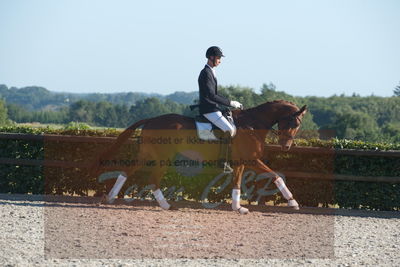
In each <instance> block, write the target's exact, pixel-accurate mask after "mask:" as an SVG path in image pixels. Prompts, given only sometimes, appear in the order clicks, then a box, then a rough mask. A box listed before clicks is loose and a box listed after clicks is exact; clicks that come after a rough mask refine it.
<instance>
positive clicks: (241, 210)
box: [237, 207, 249, 215]
mask: <svg viewBox="0 0 400 267" xmlns="http://www.w3.org/2000/svg"><path fill="white" fill-rule="evenodd" d="M237 211H238V212H239V213H240V214H243V215H244V214H248V213H249V209H246V208H243V207H240V208H239V209H237Z"/></svg>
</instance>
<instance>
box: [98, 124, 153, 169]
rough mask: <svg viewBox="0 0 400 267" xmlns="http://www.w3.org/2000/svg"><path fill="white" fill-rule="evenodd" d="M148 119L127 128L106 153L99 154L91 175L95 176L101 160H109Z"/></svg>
mask: <svg viewBox="0 0 400 267" xmlns="http://www.w3.org/2000/svg"><path fill="white" fill-rule="evenodd" d="M149 120H150V119H144V120H140V121H138V122H136V123H134V124H132V125H131V126H129V127H128V128H126V129H125V130H124V131H123V132H122V133H120V135H119V136H118V137H117V140H116V141H115V142H114V143H113V144H112V145H111V147H109V148H108V149H107V150H106V151H104V152H103V153H101V155H100V156H99V157H97V158H96V160H95V162H94V166H93V165H92V166H91V171H92V172H93V175H95V176H96V175H97V174H98V172H99V169H100V164H101V161H102V160H106V159H109V158H110V157H111V156H113V155H114V154H115V153H116V152H117V151H118V149H119V148H120V147H121V146H122V145H123V144H124V143H125V142H126V141H127V140H128V139H129V137H131V136H132V134H133V132H134V131H135V130H136V129H138V128H139V127H140V126H142V125H144V124H146V123H147V122H148V121H149Z"/></svg>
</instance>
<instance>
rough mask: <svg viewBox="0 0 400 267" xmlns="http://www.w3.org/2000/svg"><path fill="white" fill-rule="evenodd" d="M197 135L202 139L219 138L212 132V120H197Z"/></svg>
mask: <svg viewBox="0 0 400 267" xmlns="http://www.w3.org/2000/svg"><path fill="white" fill-rule="evenodd" d="M196 128H197V136H198V137H199V138H200V139H202V140H218V138H217V137H216V136H215V135H214V133H213V132H212V124H211V123H210V122H198V121H196Z"/></svg>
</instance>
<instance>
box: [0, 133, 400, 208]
mask: <svg viewBox="0 0 400 267" xmlns="http://www.w3.org/2000/svg"><path fill="white" fill-rule="evenodd" d="M0 132H2V133H25V134H31V135H43V134H52V135H74V136H96V137H116V136H118V134H119V133H120V131H119V130H116V129H104V130H93V129H79V128H75V129H74V128H71V127H70V128H68V129H53V128H30V127H17V126H10V127H2V128H0ZM296 142H297V145H299V146H311V147H325V148H332V151H338V150H340V149H359V150H371V149H373V150H400V144H383V143H366V142H361V141H351V140H338V139H331V140H328V141H324V140H318V139H311V140H296ZM106 146H107V144H104V143H92V142H90V143H89V142H87V143H82V142H80V143H72V142H62V141H59V142H56V141H51V142H49V141H47V140H46V139H44V140H9V139H0V158H12V159H31V160H44V159H46V160H49V159H51V160H59V161H72V162H76V163H77V164H80V163H83V162H87V161H90V160H91V159H94V158H95V157H96V156H97V155H98V154H99V153H101V151H103V150H104V149H105V148H106ZM136 151H137V145H135V144H134V143H131V144H129V145H126V146H125V147H124V149H123V151H122V152H121V153H122V154H121V155H123V157H124V158H125V159H126V157H128V158H129V159H134V157H135V153H136ZM263 160H264V161H265V162H266V163H267V164H268V165H269V166H270V167H271V168H272V169H274V170H278V171H279V172H282V173H284V172H285V171H296V172H316V173H326V174H328V175H333V174H347V175H355V176H398V177H400V158H399V157H377V156H354V155H338V154H337V153H331V154H330V153H328V154H326V155H321V154H312V153H307V154H305V153H302V154H299V153H291V152H288V153H284V152H277V151H269V150H268V149H267V150H266V153H265V157H264V159H263ZM149 168H150V167H148V168H143V169H142V170H140V171H138V172H136V173H135V174H134V176H132V177H129V178H128V181H127V183H126V184H125V185H124V187H123V188H122V190H121V196H123V195H124V193H126V194H127V195H128V196H135V197H142V198H143V197H145V196H146V195H147V193H148V192H149V190H146V189H148V187H146V186H147V184H148V183H149V181H148V179H147V177H148V171H149ZM121 170H122V171H124V169H123V168H122V169H121V168H120V169H116V168H114V169H113V168H112V167H108V168H107V170H105V171H121ZM193 170H194V172H196V169H191V168H186V169H185V168H183V169H181V170H180V171H178V172H177V171H176V169H174V168H171V169H170V170H169V171H168V172H167V174H166V175H165V179H163V181H162V187H163V188H164V190H168V191H167V192H165V193H166V195H167V196H168V197H169V198H170V199H180V198H185V199H191V200H196V201H205V202H207V203H209V205H210V206H212V203H218V202H223V201H226V200H227V199H229V198H230V192H231V188H232V187H231V183H230V177H229V176H226V175H225V176H224V175H221V174H220V173H219V172H218V171H219V170H213V169H210V168H205V169H201V170H199V173H198V174H196V173H190V172H191V171H193ZM187 171H188V172H189V175H183V174H185V172H187ZM186 174H187V173H186ZM246 174H247V175H246V177H244V179H243V183H242V198H244V199H248V200H249V201H254V200H259V202H263V201H273V202H274V203H275V204H278V203H281V202H284V201H285V200H284V199H282V197H281V194H275V192H276V191H277V190H276V189H275V187H274V186H271V185H268V182H270V180H268V179H261V180H260V181H255V180H256V179H258V178H262V177H258V178H257V174H255V173H254V172H251V171H249V170H246ZM0 177H1V179H0V192H1V193H32V194H69V195H80V196H85V195H93V194H94V195H96V196H98V195H101V194H103V193H104V192H106V191H107V190H109V189H110V187H111V186H112V184H113V180H107V181H102V182H99V181H98V179H97V177H90V176H89V175H88V173H87V171H86V169H81V168H76V167H71V168H60V167H43V166H26V165H17V166H15V165H10V164H1V165H0ZM286 179H287V184H288V187H289V188H290V189H291V190H292V192H293V194H294V196H295V198H296V200H297V201H298V202H299V203H300V204H301V205H305V206H318V205H320V206H321V205H322V206H325V207H327V206H331V205H335V206H338V207H340V208H356V209H373V210H399V209H400V184H399V183H382V182H381V183H373V182H359V181H334V180H333V179H330V180H329V179H328V180H316V179H301V178H294V177H286ZM266 182H267V183H266ZM263 187H265V188H264V189H263ZM206 188H207V191H206ZM257 190H258V192H261V191H263V192H266V193H267V196H264V197H262V198H261V197H260V196H259V195H257V194H256V192H257ZM243 191H245V192H243Z"/></svg>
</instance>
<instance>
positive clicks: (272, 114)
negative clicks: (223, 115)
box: [236, 103, 280, 130]
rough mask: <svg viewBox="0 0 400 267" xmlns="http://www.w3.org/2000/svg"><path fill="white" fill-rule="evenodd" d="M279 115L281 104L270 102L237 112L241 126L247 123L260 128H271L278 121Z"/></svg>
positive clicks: (254, 127)
mask: <svg viewBox="0 0 400 267" xmlns="http://www.w3.org/2000/svg"><path fill="white" fill-rule="evenodd" d="M279 116H280V112H279V106H278V105H273V104H270V103H265V104H263V105H259V106H257V107H254V108H249V109H246V110H243V111H239V112H238V113H237V114H236V117H237V119H238V122H239V124H240V125H239V126H241V125H246V126H250V127H252V128H253V129H258V130H269V129H271V128H272V126H274V124H275V123H276V122H277V121H278V119H279Z"/></svg>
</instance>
